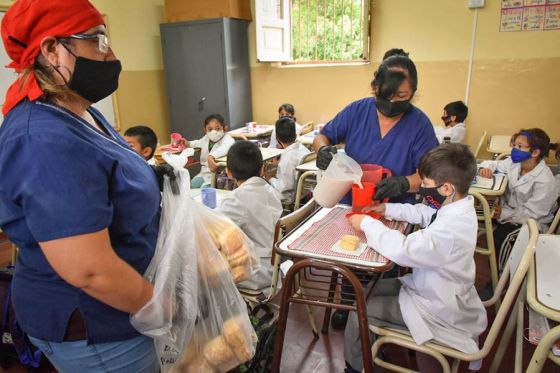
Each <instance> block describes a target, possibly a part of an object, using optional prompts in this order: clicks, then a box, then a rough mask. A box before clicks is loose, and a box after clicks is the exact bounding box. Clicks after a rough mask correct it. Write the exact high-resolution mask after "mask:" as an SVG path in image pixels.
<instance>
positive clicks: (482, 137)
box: [473, 131, 488, 158]
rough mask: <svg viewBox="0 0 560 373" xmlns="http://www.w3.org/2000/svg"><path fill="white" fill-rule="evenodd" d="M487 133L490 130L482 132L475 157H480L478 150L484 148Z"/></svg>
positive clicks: (475, 150)
mask: <svg viewBox="0 0 560 373" xmlns="http://www.w3.org/2000/svg"><path fill="white" fill-rule="evenodd" d="M486 135H488V132H486V131H484V132H482V136H480V140H479V141H478V145H477V146H476V148H475V149H474V153H473V154H474V157H475V158H476V157H478V152H479V151H480V149H481V148H482V144H484V140H486Z"/></svg>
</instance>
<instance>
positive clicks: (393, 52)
mask: <svg viewBox="0 0 560 373" xmlns="http://www.w3.org/2000/svg"><path fill="white" fill-rule="evenodd" d="M393 56H404V57H408V52H406V51H405V50H404V49H402V48H391V49H389V50H388V51H387V52H385V54H384V55H383V61H385V60H386V59H387V58H389V57H393Z"/></svg>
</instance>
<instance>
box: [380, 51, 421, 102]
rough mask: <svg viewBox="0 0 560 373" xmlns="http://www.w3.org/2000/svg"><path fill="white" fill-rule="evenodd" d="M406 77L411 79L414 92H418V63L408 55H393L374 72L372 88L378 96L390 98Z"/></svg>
mask: <svg viewBox="0 0 560 373" xmlns="http://www.w3.org/2000/svg"><path fill="white" fill-rule="evenodd" d="M406 79H408V80H409V81H410V86H411V88H412V92H416V89H417V88H418V73H417V71H416V65H414V62H412V60H411V59H410V58H408V57H405V56H400V55H397V56H392V57H389V58H387V59H386V60H385V61H383V62H382V63H381V65H379V68H378V69H377V71H376V72H375V73H374V74H373V81H372V82H371V88H372V89H373V91H374V92H375V96H376V97H381V98H384V99H387V100H389V99H391V97H393V95H394V94H395V93H396V92H397V90H398V89H399V87H400V85H401V84H402V82H404V81H405V80H406Z"/></svg>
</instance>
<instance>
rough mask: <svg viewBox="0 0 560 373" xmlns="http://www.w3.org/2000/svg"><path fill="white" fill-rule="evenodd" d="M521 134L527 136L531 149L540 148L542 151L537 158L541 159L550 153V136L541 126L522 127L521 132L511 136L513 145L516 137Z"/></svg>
mask: <svg viewBox="0 0 560 373" xmlns="http://www.w3.org/2000/svg"><path fill="white" fill-rule="evenodd" d="M519 136H525V137H526V138H527V142H528V143H529V146H530V147H531V151H534V150H537V149H539V150H540V151H541V152H540V154H539V156H538V158H537V160H539V161H540V160H541V159H543V158H544V157H546V155H547V154H548V149H549V148H550V137H548V135H547V134H546V132H544V131H543V130H541V129H540V128H529V129H526V130H525V129H521V130H520V131H519V132H517V133H515V134H513V136H512V137H511V146H513V144H514V142H515V139H517V138H518V137H519Z"/></svg>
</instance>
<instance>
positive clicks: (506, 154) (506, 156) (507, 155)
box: [496, 152, 511, 161]
mask: <svg viewBox="0 0 560 373" xmlns="http://www.w3.org/2000/svg"><path fill="white" fill-rule="evenodd" d="M508 157H511V152H505V153H500V154H498V156H497V157H496V160H497V161H499V160H502V159H506V158H508Z"/></svg>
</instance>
